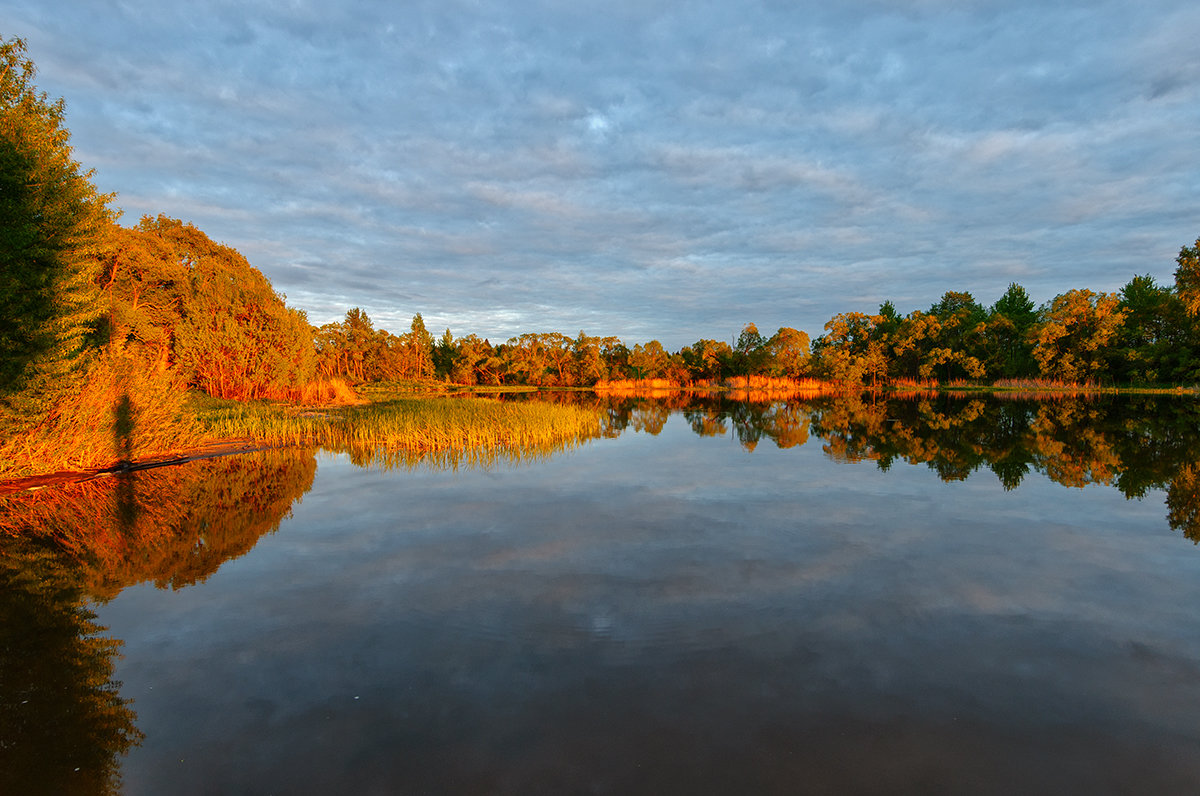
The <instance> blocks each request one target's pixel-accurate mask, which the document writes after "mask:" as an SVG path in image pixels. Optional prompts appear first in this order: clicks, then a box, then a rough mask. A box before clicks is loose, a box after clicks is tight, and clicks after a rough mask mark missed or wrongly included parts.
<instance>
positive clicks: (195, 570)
mask: <svg viewBox="0 0 1200 796" xmlns="http://www.w3.org/2000/svg"><path fill="white" fill-rule="evenodd" d="M975 404H978V405H975ZM975 404H972V402H970V401H948V400H939V401H933V402H926V404H925V405H923V406H922V405H921V403H920V402H918V401H910V402H894V403H893V404H890V405H889V404H886V403H885V404H882V405H880V404H875V405H871V404H859V405H857V406H854V405H850V406H846V405H839V404H833V403H812V404H803V405H800V404H793V405H786V404H763V405H759V406H757V407H753V406H749V405H745V404H740V405H739V404H708V405H704V406H692V407H690V408H688V407H683V406H680V407H678V408H675V409H670V408H669V407H667V406H665V405H662V404H648V403H636V404H628V403H615V404H614V405H613V407H612V409H611V411H610V412H609V415H608V416H609V421H610V426H609V427H610V432H609V434H610V435H609V436H608V437H607V438H604V439H597V440H595V441H592V442H591V443H588V444H586V445H583V446H580V447H576V448H573V449H570V450H565V451H561V452H558V453H556V454H554V455H552V456H549V457H541V458H534V459H533V460H531V461H525V462H521V463H496V464H494V465H493V466H491V467H490V468H488V469H477V468H470V467H466V466H460V467H459V468H458V469H457V470H455V469H452V468H449V467H443V468H440V469H439V468H431V467H422V466H417V467H415V468H411V469H406V468H398V469H391V470H388V469H384V468H381V467H375V468H366V469H364V468H361V467H358V466H356V465H354V464H353V463H352V462H351V461H350V459H349V457H348V456H346V455H343V454H332V453H316V454H313V453H306V452H289V453H280V452H275V453H268V454H260V455H256V456H242V457H230V458H228V459H224V460H211V461H208V462H200V463H196V464H194V465H192V466H190V469H189V468H173V469H172V471H171V472H170V473H168V472H166V471H152V472H149V473H146V474H144V475H143V476H140V477H139V479H140V480H138V481H135V482H132V483H130V482H126V483H123V484H108V485H104V486H102V487H100V486H95V485H93V489H96V490H99V489H106V490H109V492H108V493H101V492H99V491H93V492H80V493H79V494H77V495H76V496H75V497H72V498H69V499H68V498H67V497H62V498H59V499H57V502H55V500H49V499H47V500H43V501H42V502H41V503H38V504H36V505H33V504H31V505H25V506H23V507H19V510H20V511H21V512H23V513H24V516H25V517H27V518H34V519H36V522H37V523H39V524H40V526H41V527H43V528H54V529H56V533H57V534H58V537H59V539H60V542H59V544H60V545H61V546H63V547H66V548H67V549H68V550H73V551H74V558H76V559H81V560H86V561H89V562H91V564H90V567H88V568H84V569H82V570H80V569H78V568H74V567H71V566H68V564H66V563H64V562H65V561H66V560H67V558H66V557H64V556H62V555H58V554H54V555H50V554H49V553H47V552H46V551H45V549H44V548H43V547H39V546H37V545H30V544H24V545H10V546H9V548H8V549H6V550H5V551H4V553H3V555H4V558H3V561H4V569H3V570H2V571H0V577H3V581H2V583H0V588H3V591H0V628H2V630H0V632H2V633H3V638H2V639H0V772H3V773H0V793H8V792H13V793H35V792H55V793H70V792H81V793H104V792H114V791H116V792H124V793H129V794H163V793H172V794H193V793H195V794H201V793H204V794H209V793H211V794H229V793H280V794H293V793H301V794H303V793H322V794H323V793H501V794H526V793H545V794H560V793H613V794H627V793H656V794H662V793H687V794H694V793H789V794H791V793H998V794H999V793H1195V792H1198V791H1200V611H1197V608H1196V606H1198V605H1200V550H1198V549H1197V548H1196V547H1195V546H1194V544H1193V541H1192V540H1191V538H1188V537H1187V536H1186V535H1185V534H1187V533H1189V532H1195V531H1196V527H1195V525H1193V524H1189V523H1194V521H1195V518H1196V517H1197V510H1196V506H1197V505H1198V504H1200V500H1198V499H1197V497H1196V489H1195V484H1196V480H1195V475H1194V472H1195V464H1196V461H1197V460H1198V459H1200V445H1197V444H1196V443H1197V440H1196V435H1197V431H1196V428H1197V425H1196V423H1195V419H1196V415H1195V412H1196V410H1195V408H1194V403H1191V402H1188V403H1185V402H1181V401H1169V400H1165V399H1162V400H1160V401H1141V402H1115V403H1114V402H1109V403H1083V404H1073V403H1068V402H1059V403H1056V404H1044V405H1043V404H1021V403H1018V402H1008V403H1007V404H1002V403H1000V402H996V401H991V400H988V401H976V402H975ZM622 431H623V433H621V432H622ZM909 462H916V463H917V464H916V466H913V465H912V464H910V463H909ZM885 468H886V469H885ZM1189 468H1190V469H1189ZM1189 474H1190V475H1189ZM1189 479H1191V480H1189ZM1006 486H1007V487H1008V488H1006ZM64 494H65V493H64ZM1127 495H1140V496H1141V497H1140V499H1137V498H1132V499H1131V498H1129V497H1127ZM1168 496H1169V497H1170V501H1169V502H1168V500H1167V498H1168ZM301 497H302V499H301ZM106 501H107V502H106ZM1189 501H1190V502H1189ZM8 508H9V511H10V512H14V511H17V510H18V509H17V508H14V507H13V506H12V505H10V506H9V507H8ZM81 518H82V519H81ZM72 523H75V525H72ZM80 523H83V525H82V527H84V528H86V529H88V532H87V533H84V532H82V531H80V530H79V529H78V527H76V526H77V525H79V524H80ZM276 527H277V529H276ZM72 534H74V536H72ZM91 536H99V537H101V538H102V542H100V543H96V542H92V546H91V547H87V546H86V545H85V544H84V542H83V541H80V540H81V539H85V538H90V537H91ZM131 540H132V541H131ZM89 595H90V597H89ZM97 597H98V598H102V599H100V600H99V601H97V600H96V598H97ZM89 608H90V610H91V611H92V612H94V614H95V615H96V616H95V619H89V618H88V616H87V615H86V611H87V610H88V609H89ZM97 626H99V627H102V628H107V630H100V629H98V627H97ZM117 653H119V657H118V655H117ZM118 682H119V685H117V684H116V683H118ZM125 748H127V754H124V755H122V754H120V752H121V751H122V750H123V749H125ZM75 769H78V770H75ZM119 780H123V783H121V782H119Z"/></svg>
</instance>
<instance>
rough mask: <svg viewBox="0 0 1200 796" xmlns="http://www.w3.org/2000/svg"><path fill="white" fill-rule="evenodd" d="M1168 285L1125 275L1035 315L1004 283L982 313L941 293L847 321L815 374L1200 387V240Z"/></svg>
mask: <svg viewBox="0 0 1200 796" xmlns="http://www.w3.org/2000/svg"><path fill="white" fill-rule="evenodd" d="M1176 265H1177V268H1176V270H1175V282H1174V284H1173V285H1159V284H1158V283H1157V282H1156V281H1155V279H1154V277H1152V276H1150V275H1143V276H1134V277H1133V278H1132V279H1130V280H1129V282H1127V283H1126V284H1125V285H1124V286H1123V287H1122V288H1121V289H1120V290H1119V291H1117V292H1115V293H1103V292H1100V293H1097V292H1093V291H1091V290H1087V289H1077V290H1069V291H1067V292H1066V293H1063V294H1061V295H1058V296H1055V297H1054V298H1053V299H1052V300H1051V301H1048V302H1046V303H1044V304H1042V305H1041V306H1036V305H1035V304H1034V302H1033V300H1032V299H1031V298H1030V297H1029V295H1028V294H1027V293H1026V291H1025V289H1024V288H1023V287H1021V286H1020V285H1018V284H1016V283H1013V284H1010V285H1009V287H1008V290H1007V291H1005V293H1004V295H1002V296H1001V297H1000V298H999V299H997V300H996V302H995V303H994V304H992V305H991V306H990V307H987V308H985V307H983V306H982V305H980V304H979V303H978V302H977V301H976V300H975V298H974V297H973V296H972V295H971V294H970V293H966V292H955V291H949V292H946V293H945V294H943V296H942V298H941V300H940V301H938V302H936V303H934V304H933V305H932V306H931V307H930V308H929V309H928V310H926V311H921V310H917V311H914V312H911V313H909V314H908V315H905V316H903V317H902V316H900V314H899V313H898V312H897V311H896V309H895V307H894V306H893V305H892V303H891V302H887V301H885V302H884V303H883V304H882V305H880V307H879V311H878V312H877V313H875V314H866V313H862V312H848V313H841V314H838V315H835V316H834V317H833V318H831V319H830V320H829V322H828V323H826V324H825V334H823V335H822V336H820V337H818V338H817V339H816V340H814V341H813V345H812V368H813V372H814V373H815V374H816V375H819V376H822V377H824V378H830V379H835V380H839V381H846V382H854V383H863V384H870V385H876V384H880V383H888V382H896V381H901V380H912V381H929V380H938V381H942V382H947V381H959V380H962V381H971V382H982V383H991V382H995V381H999V380H1005V379H1016V380H1020V379H1030V378H1038V379H1050V380H1054V381H1062V382H1092V383H1110V384H1128V385H1145V384H1196V383H1198V382H1200V240H1197V241H1196V244H1195V245H1194V246H1191V247H1189V246H1184V247H1182V248H1181V249H1180V252H1179V256H1178V257H1177V258H1176Z"/></svg>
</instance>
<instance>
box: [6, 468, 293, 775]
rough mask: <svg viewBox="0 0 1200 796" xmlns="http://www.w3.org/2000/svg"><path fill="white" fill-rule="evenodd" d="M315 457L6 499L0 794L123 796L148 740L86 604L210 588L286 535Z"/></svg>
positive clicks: (145, 474)
mask: <svg viewBox="0 0 1200 796" xmlns="http://www.w3.org/2000/svg"><path fill="white" fill-rule="evenodd" d="M315 472H316V460H315V458H314V457H313V455H312V453H311V452H307V453H305V452H299V451H294V450H293V451H263V452H258V453H250V454H240V455H237V456H228V457H222V458H214V459H207V460H202V461H198V462H192V463H190V464H187V465H184V466H178V467H163V468H158V469H154V470H145V471H139V472H131V473H125V474H122V475H120V476H117V477H113V478H105V479H96V480H93V481H87V482H83V483H77V484H63V485H60V486H55V487H49V488H45V489H41V490H37V491H28V492H20V493H16V494H10V495H5V496H0V793H14V794H15V793H22V794H24V793H29V794H37V793H47V794H49V793H55V794H58V793H84V794H108V793H117V792H119V789H120V776H119V758H120V756H121V755H122V754H124V753H125V752H126V751H128V749H129V748H130V746H132V745H133V744H135V743H137V742H138V741H139V739H140V737H141V735H140V733H139V731H138V730H137V728H136V727H135V725H134V720H135V718H136V716H135V714H134V713H133V711H132V710H131V709H130V706H129V702H128V700H125V699H122V698H121V696H120V693H119V688H120V683H117V682H114V681H113V680H112V673H113V658H114V656H115V655H116V654H117V651H118V650H119V648H120V646H121V642H120V640H118V639H112V638H107V637H105V636H104V635H103V632H104V628H101V627H99V626H98V625H96V624H95V622H94V619H95V614H93V613H92V612H91V611H90V610H88V608H87V602H88V600H89V599H106V598H110V597H112V596H114V595H115V594H116V593H117V592H119V591H120V590H121V589H123V588H125V587H126V586H130V585H133V584H135V583H140V582H143V581H148V580H149V581H153V582H155V584H156V585H158V586H159V587H160V588H165V587H168V586H169V587H171V588H180V587H182V586H185V585H188V584H191V583H195V582H198V581H202V580H204V579H205V578H206V577H208V576H209V575H210V574H212V573H213V572H214V571H216V569H217V568H218V567H219V566H220V565H221V564H222V563H223V562H225V561H227V560H229V559H230V558H235V557H237V556H240V555H242V554H243V553H245V552H246V551H248V550H249V549H250V548H252V547H253V546H254V545H255V543H257V541H258V540H259V538H260V537H261V536H262V535H263V534H265V533H268V532H271V531H274V530H275V529H276V528H278V527H279V523H280V521H281V520H282V519H283V518H284V517H285V516H287V515H288V513H289V512H290V510H291V507H292V504H293V503H294V502H295V501H296V500H297V499H298V498H299V497H300V496H301V495H303V494H304V493H305V492H306V491H307V490H308V489H309V488H310V487H311V486H312V483H313V476H314V474H315Z"/></svg>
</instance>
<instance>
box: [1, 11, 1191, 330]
mask: <svg viewBox="0 0 1200 796" xmlns="http://www.w3.org/2000/svg"><path fill="white" fill-rule="evenodd" d="M325 5H326V4H318V3H305V2H295V3H288V4H274V3H245V2H238V3H232V2H214V3H208V4H200V5H197V4H188V5H183V4H178V3H167V2H164V3H158V4H155V5H154V6H153V7H147V8H140V7H138V8H134V7H133V6H132V4H128V3H118V2H109V3H94V2H88V3H84V2H79V1H78V0H64V2H62V3H58V4H55V5H54V7H53V8H48V7H46V4H44V3H34V2H17V3H10V6H12V8H11V9H10V11H9V13H8V14H7V15H6V16H7V17H8V20H7V28H6V29H5V30H2V31H0V34H3V35H5V36H13V35H17V36H22V37H24V38H26V39H27V40H28V42H29V46H30V53H31V55H32V57H33V58H34V60H35V62H36V63H37V64H38V66H39V70H40V73H39V78H38V79H39V85H40V86H41V88H43V89H44V90H46V91H47V92H49V93H50V94H51V95H53V96H63V97H65V98H66V100H67V103H68V125H69V126H70V128H71V130H72V133H73V142H74V144H75V146H76V152H77V156H78V158H79V159H80V160H81V161H82V162H83V163H85V164H86V165H88V166H92V167H95V168H96V181H97V183H98V185H99V187H100V188H101V189H102V190H105V191H115V192H117V193H118V199H117V202H116V203H117V205H118V206H119V207H121V208H122V209H123V210H124V211H125V213H126V221H127V222H132V221H135V220H136V219H137V218H138V217H139V216H141V215H142V214H146V213H149V214H157V213H160V212H161V213H166V214H168V215H172V216H177V217H181V218H184V219H186V220H189V221H192V222H193V223H195V224H196V225H197V226H199V227H200V228H202V229H204V230H205V231H206V232H208V233H209V234H210V235H211V236H212V237H214V238H215V239H218V240H221V241H224V242H226V243H229V244H230V245H233V246H235V247H237V248H238V249H240V250H241V251H242V252H243V253H245V254H246V255H247V257H248V258H249V259H250V261H251V262H252V263H254V264H255V265H256V266H257V267H259V268H260V269H261V270H262V271H263V272H264V273H266V274H267V275H268V276H269V277H270V278H271V279H272V281H273V282H274V283H275V285H276V287H277V288H278V289H279V290H280V291H282V292H284V293H286V294H287V295H288V297H289V301H290V302H291V303H292V304H294V305H296V306H299V307H301V308H303V309H306V310H307V311H308V312H309V315H310V318H311V319H312V320H314V321H316V322H324V321H327V320H332V319H335V318H337V317H339V316H340V315H341V314H343V313H344V312H345V310H346V309H347V308H349V307H350V306H361V307H363V308H364V309H366V310H367V311H368V313H370V315H371V316H372V318H374V319H376V321H377V323H378V324H379V325H382V326H385V327H386V328H392V329H394V330H402V329H404V328H406V327H407V325H408V320H409V319H410V318H411V316H412V314H413V313H415V312H421V313H422V314H423V315H424V317H425V319H426V322H427V324H428V325H429V326H430V328H435V329H441V328H443V327H446V326H449V327H450V328H451V329H452V330H453V331H454V332H455V333H456V334H466V333H470V332H475V333H478V334H481V335H483V336H489V337H491V338H493V339H504V338H506V337H508V336H509V335H512V334H516V333H519V332H522V331H532V330H547V331H548V330H558V331H564V332H566V333H568V334H573V333H574V332H575V331H577V330H578V329H579V328H581V327H582V328H585V329H586V330H587V331H589V332H590V333H593V334H617V335H620V336H622V337H624V338H626V339H627V340H629V341H631V342H636V341H641V340H648V339H652V338H658V339H661V340H662V341H663V342H664V343H665V344H666V345H667V346H668V347H670V348H678V347H679V346H682V345H684V344H687V343H689V342H692V341H693V340H696V339H698V338H700V337H719V338H724V337H730V336H732V335H733V334H736V331H737V330H738V329H739V328H740V327H741V325H742V324H744V323H745V322H747V321H750V320H753V321H755V322H757V323H758V324H759V325H760V327H763V328H768V329H771V328H774V327H776V326H782V325H788V326H796V327H799V328H803V329H806V330H807V331H809V332H810V333H814V334H815V333H818V332H819V331H820V328H821V325H822V324H823V323H824V321H825V320H827V319H828V318H829V317H830V316H831V315H833V314H834V313H836V312H841V311H846V310H856V309H857V310H871V309H874V307H875V306H877V305H878V304H879V303H880V302H881V301H883V300H885V299H891V300H893V301H894V302H895V303H896V304H897V306H898V307H899V308H900V309H901V310H902V311H907V310H910V309H915V308H923V307H926V306H928V305H929V304H931V303H932V302H933V301H935V300H936V299H937V298H938V297H939V296H940V294H941V293H942V292H943V291H944V290H947V289H958V290H963V289H965V290H971V291H972V292H974V293H975V295H976V297H977V298H978V299H980V300H981V301H983V302H985V303H988V302H991V301H993V300H994V299H995V298H996V297H998V296H999V295H1000V293H1001V292H1003V290H1004V288H1005V286H1006V285H1007V284H1008V282H1010V281H1019V282H1021V283H1022V284H1023V285H1025V286H1026V288H1027V289H1028V290H1029V291H1030V293H1031V294H1032V295H1034V296H1035V298H1037V299H1039V300H1047V299H1049V298H1051V297H1053V296H1054V295H1055V294H1057V293H1060V292H1063V291H1064V290H1067V289H1070V288H1074V287H1090V288H1093V289H1099V290H1113V289H1117V288H1118V287H1119V286H1120V285H1121V284H1123V283H1124V282H1125V281H1127V280H1128V279H1129V277H1130V276H1132V275H1133V274H1134V273H1146V272H1149V273H1153V274H1154V275H1155V276H1156V277H1158V278H1159V279H1160V281H1168V282H1169V281H1170V279H1171V274H1172V271H1173V268H1174V262H1173V258H1174V254H1175V253H1176V252H1177V251H1178V248H1179V246H1181V245H1183V244H1185V243H1189V242H1190V241H1191V240H1193V239H1194V238H1195V237H1196V235H1197V234H1200V230H1198V229H1197V228H1196V220H1197V218H1198V217H1200V212H1198V211H1200V201H1198V200H1197V190H1196V188H1197V185H1198V184H1200V167H1198V166H1197V165H1196V162H1195V157H1194V153H1195V143H1196V141H1195V130H1196V129H1198V128H1200V124H1198V122H1200V118H1198V117H1200V112H1198V111H1197V110H1196V109H1197V108H1198V107H1200V103H1198V102H1197V100H1198V99H1200V79H1198V78H1200V56H1198V55H1197V54H1196V51H1195V48H1194V47H1192V46H1191V43H1192V42H1194V41H1195V38H1196V36H1197V34H1198V33H1200V10H1198V9H1196V8H1195V7H1194V5H1193V4H1189V3H1184V2H1182V0H1179V1H1175V0H1170V1H1168V0H1163V2H1158V3H1151V4H1149V5H1147V4H1139V5H1138V6H1137V7H1136V8H1134V7H1133V6H1130V5H1129V4H1125V3H1118V2H1108V3H1105V2H1080V3H1074V4H1070V3H1068V4H1054V5H1053V7H1047V6H1045V4H1040V3H993V2H976V3H941V2H882V1H881V2H859V3H846V4H834V5H832V7H824V6H822V5H817V4H812V5H810V4H807V3H782V4H780V3H767V2H764V3H754V4H726V3H699V4H694V3H674V2H657V3H656V2H650V3H645V2H641V3H613V4H604V5H603V6H595V7H589V6H587V5H585V4H558V3H548V2H546V3H543V2H533V1H532V0H529V1H526V0H521V1H517V0H513V1H512V2H507V3H502V4H490V5H487V6H484V7H479V6H477V5H475V4H469V3H453V2H450V3H446V2H439V3H406V4H403V5H402V6H395V5H393V4H388V3H371V2H360V3H353V4H345V5H343V6H341V7H338V8H326V7H324V6H325Z"/></svg>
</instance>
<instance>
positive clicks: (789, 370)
mask: <svg viewBox="0 0 1200 796" xmlns="http://www.w3.org/2000/svg"><path fill="white" fill-rule="evenodd" d="M767 359H768V367H769V368H770V370H771V375H772V376H783V377H785V378H789V379H797V378H800V377H801V376H803V375H805V374H807V373H808V370H809V340H808V335H807V334H805V333H804V332H802V331H800V330H799V329H793V328H791V327H789V326H784V327H781V328H780V329H779V331H777V332H775V334H773V335H771V339H770V340H768V341H767Z"/></svg>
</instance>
